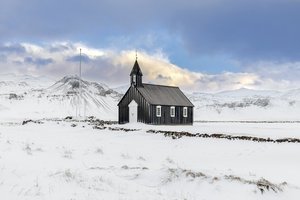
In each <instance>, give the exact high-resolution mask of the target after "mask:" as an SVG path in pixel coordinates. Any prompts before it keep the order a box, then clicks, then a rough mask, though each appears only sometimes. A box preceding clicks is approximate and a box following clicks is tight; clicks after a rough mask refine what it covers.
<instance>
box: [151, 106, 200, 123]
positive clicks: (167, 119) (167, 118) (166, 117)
mask: <svg viewBox="0 0 300 200" xmlns="http://www.w3.org/2000/svg"><path fill="white" fill-rule="evenodd" d="M170 109H171V106H163V105H161V117H157V116H156V105H151V106H150V116H151V117H150V118H151V124H166V125H172V124H181V125H184V124H190V125H191V124H193V120H194V119H193V116H194V114H193V107H187V109H188V111H187V112H188V113H187V117H183V106H175V117H171V114H170Z"/></svg>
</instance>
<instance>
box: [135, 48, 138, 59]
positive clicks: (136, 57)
mask: <svg viewBox="0 0 300 200" xmlns="http://www.w3.org/2000/svg"><path fill="white" fill-rule="evenodd" d="M137 59H138V56H137V50H135V60H136V61H137Z"/></svg>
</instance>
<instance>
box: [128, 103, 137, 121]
mask: <svg viewBox="0 0 300 200" xmlns="http://www.w3.org/2000/svg"><path fill="white" fill-rule="evenodd" d="M128 107H129V123H137V118H138V104H137V103H136V102H135V101H134V100H132V101H131V102H130V104H129V105H128Z"/></svg>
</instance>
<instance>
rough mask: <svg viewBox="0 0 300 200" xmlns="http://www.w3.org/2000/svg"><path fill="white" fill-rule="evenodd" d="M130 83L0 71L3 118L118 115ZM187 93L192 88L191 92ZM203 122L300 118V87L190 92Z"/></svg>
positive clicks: (115, 118)
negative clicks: (108, 84) (35, 75)
mask: <svg viewBox="0 0 300 200" xmlns="http://www.w3.org/2000/svg"><path fill="white" fill-rule="evenodd" d="M128 87H129V86H128V85H124V86H120V87H117V88H114V89H111V88H110V87H109V86H107V85H105V84H103V83H96V82H90V81H86V80H80V79H79V77H77V76H66V77H63V78H62V79H60V80H58V81H57V82H54V81H53V80H51V79H49V78H47V77H33V76H28V75H14V74H4V75H3V74H2V75H0V111H1V115H0V117H1V118H3V117H4V116H6V117H11V118H16V117H25V118H42V117H45V118H48V117H66V116H91V115H93V116H96V117H98V118H101V119H108V120H117V117H118V114H117V113H118V112H117V109H118V108H117V103H118V101H119V100H120V98H121V97H122V95H123V94H124V93H125V92H126V90H127V89H128ZM186 94H187V93H186ZM187 96H188V98H189V99H190V100H191V101H192V103H193V104H194V105H195V110H194V119H195V120H201V121H243V120H253V121H256V120H259V121H261V120H263V121H272V120H279V121H286V120H287V121H290V120H292V121H295V120H296V121H298V120H300V115H299V113H300V89H294V90H289V91H273V90H250V89H246V88H241V89H238V90H230V91H223V92H218V93H201V92H194V93H191V94H188V95H187Z"/></svg>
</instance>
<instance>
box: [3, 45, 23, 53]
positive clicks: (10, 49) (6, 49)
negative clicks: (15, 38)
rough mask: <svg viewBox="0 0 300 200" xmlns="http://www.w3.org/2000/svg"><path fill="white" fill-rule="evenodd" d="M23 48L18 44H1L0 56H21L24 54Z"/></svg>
mask: <svg viewBox="0 0 300 200" xmlns="http://www.w3.org/2000/svg"><path fill="white" fill-rule="evenodd" d="M25 52H26V50H25V48H24V47H23V46H22V45H20V44H9V43H8V44H2V45H0V54H2V55H3V54H10V53H16V54H22V53H25Z"/></svg>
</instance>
